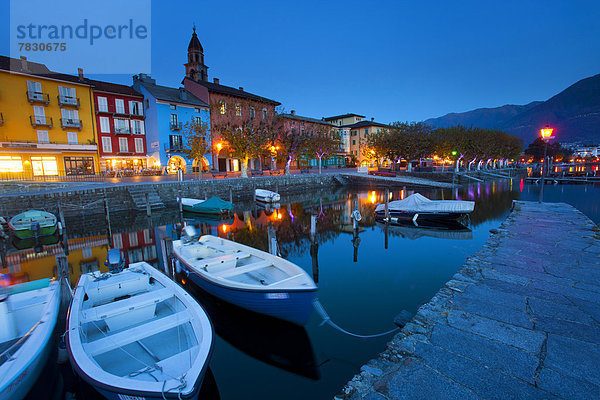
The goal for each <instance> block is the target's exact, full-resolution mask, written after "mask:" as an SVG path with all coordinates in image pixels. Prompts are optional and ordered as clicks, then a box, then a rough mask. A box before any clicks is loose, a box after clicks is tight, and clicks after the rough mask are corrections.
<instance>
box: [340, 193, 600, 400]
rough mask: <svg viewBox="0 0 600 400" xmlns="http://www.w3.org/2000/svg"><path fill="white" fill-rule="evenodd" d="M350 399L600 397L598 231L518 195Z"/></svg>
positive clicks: (349, 391)
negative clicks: (493, 231) (497, 225)
mask: <svg viewBox="0 0 600 400" xmlns="http://www.w3.org/2000/svg"><path fill="white" fill-rule="evenodd" d="M361 371H362V372H361V373H360V374H359V375H356V376H355V377H354V379H353V380H352V381H351V382H349V383H348V384H347V385H346V387H345V388H344V389H343V392H342V394H340V395H338V396H337V398H340V399H341V398H343V399H352V400H357V399H368V400H384V399H554V398H564V399H598V398H600V232H599V229H598V227H597V226H596V225H594V224H593V223H592V222H591V221H590V220H589V219H588V218H587V217H585V216H584V215H583V214H582V213H580V212H579V211H577V210H576V209H574V208H573V207H571V206H569V205H567V204H563V203H561V204H548V203H546V204H538V203H531V202H518V203H516V204H515V210H514V211H513V212H512V213H511V214H510V216H509V217H508V218H507V220H506V221H505V222H504V223H503V224H502V226H501V228H500V229H499V230H498V232H497V233H496V234H494V235H492V237H490V239H489V240H488V242H487V243H486V245H485V246H484V247H483V249H482V250H481V251H479V252H478V253H477V254H476V255H475V256H473V257H471V258H470V259H468V260H467V262H466V263H465V265H464V266H463V268H462V269H461V270H460V271H459V272H458V273H457V274H456V275H455V276H454V277H453V279H452V280H451V281H449V282H448V283H447V284H446V287H445V288H443V289H441V290H440V291H439V292H438V293H437V294H436V296H435V297H434V298H433V299H432V300H431V301H430V302H429V303H427V304H425V305H424V306H423V307H421V309H420V310H419V312H418V313H417V315H416V316H415V318H413V320H412V321H411V322H409V323H408V324H407V325H405V327H404V329H403V330H402V331H401V333H399V334H398V335H396V337H394V339H393V340H392V341H391V342H390V343H389V344H388V348H387V349H386V350H385V351H384V352H383V353H382V354H380V355H379V357H378V358H377V359H375V360H372V361H370V362H369V363H368V364H367V365H365V366H363V367H362V369H361Z"/></svg>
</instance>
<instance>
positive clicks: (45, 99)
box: [26, 90, 50, 106]
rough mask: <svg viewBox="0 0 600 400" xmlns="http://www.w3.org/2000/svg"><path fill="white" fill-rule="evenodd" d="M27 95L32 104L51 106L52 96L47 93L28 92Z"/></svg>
mask: <svg viewBox="0 0 600 400" xmlns="http://www.w3.org/2000/svg"><path fill="white" fill-rule="evenodd" d="M26 93H27V101H28V102H29V103H30V104H33V103H43V104H44V105H45V106H47V105H48V104H50V96H49V95H48V94H47V93H42V92H32V91H31V90H28V91H27V92H26Z"/></svg>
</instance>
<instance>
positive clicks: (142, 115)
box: [96, 107, 146, 119]
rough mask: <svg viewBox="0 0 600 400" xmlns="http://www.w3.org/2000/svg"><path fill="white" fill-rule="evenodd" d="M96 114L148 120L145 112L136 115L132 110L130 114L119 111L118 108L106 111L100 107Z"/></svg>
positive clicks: (109, 108) (110, 108) (108, 108)
mask: <svg viewBox="0 0 600 400" xmlns="http://www.w3.org/2000/svg"><path fill="white" fill-rule="evenodd" d="M96 114H111V115H124V116H127V117H130V118H142V119H144V118H146V116H145V115H144V112H143V111H142V113H141V114H136V113H132V112H131V110H130V112H125V110H117V109H116V107H107V108H106V109H101V108H100V107H97V108H96Z"/></svg>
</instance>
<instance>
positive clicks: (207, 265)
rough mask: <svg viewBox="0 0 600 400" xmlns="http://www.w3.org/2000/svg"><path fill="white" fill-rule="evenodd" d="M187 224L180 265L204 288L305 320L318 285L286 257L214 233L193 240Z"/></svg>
mask: <svg viewBox="0 0 600 400" xmlns="http://www.w3.org/2000/svg"><path fill="white" fill-rule="evenodd" d="M190 228H192V227H186V228H185V231H186V235H185V236H184V237H183V239H182V240H175V241H173V252H174V254H175V256H176V257H177V260H178V262H179V264H178V269H179V270H180V271H181V272H183V273H184V274H186V275H187V276H188V277H189V278H190V279H191V280H192V281H193V282H194V283H195V284H196V285H198V286H199V287H200V288H202V289H203V290H205V291H207V292H208V293H210V294H212V295H213V296H215V297H218V298H220V299H222V300H225V301H227V302H229V303H232V304H235V305H237V306H240V307H243V308H246V309H248V310H251V311H255V312H258V313H261V314H266V315H270V316H273V317H276V318H281V319H284V320H287V321H291V322H294V323H296V324H300V325H303V324H305V323H306V321H307V320H308V317H309V316H310V312H311V309H312V299H313V298H314V295H315V292H316V290H317V286H316V285H315V283H314V282H313V280H312V279H311V278H310V276H309V275H308V274H307V273H306V272H305V271H304V270H303V269H302V268H300V267H299V266H297V265H296V264H293V263H291V262H289V261H287V260H285V259H283V258H280V257H276V256H274V255H272V254H269V253H266V252H264V251H261V250H257V249H254V248H252V247H249V246H245V245H243V244H239V243H235V242H232V241H230V240H227V239H222V238H218V237H215V236H211V235H204V236H202V237H201V238H200V240H195V239H193V238H192V237H193V233H190V231H191V230H193V229H190Z"/></svg>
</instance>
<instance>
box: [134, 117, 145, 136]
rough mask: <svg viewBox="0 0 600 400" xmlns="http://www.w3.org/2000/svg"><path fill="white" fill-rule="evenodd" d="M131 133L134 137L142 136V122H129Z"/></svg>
mask: <svg viewBox="0 0 600 400" xmlns="http://www.w3.org/2000/svg"><path fill="white" fill-rule="evenodd" d="M131 133H133V134H134V135H143V134H145V133H146V132H144V121H140V120H136V119H132V120H131Z"/></svg>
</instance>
